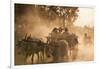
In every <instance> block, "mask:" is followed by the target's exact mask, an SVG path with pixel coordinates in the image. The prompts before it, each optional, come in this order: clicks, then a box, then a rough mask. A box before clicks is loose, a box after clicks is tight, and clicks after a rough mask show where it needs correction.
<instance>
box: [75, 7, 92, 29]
mask: <svg viewBox="0 0 100 69" xmlns="http://www.w3.org/2000/svg"><path fill="white" fill-rule="evenodd" d="M78 15H79V17H78V19H77V20H76V21H75V25H76V26H82V27H83V26H85V25H87V26H90V27H91V26H93V22H94V9H93V8H79V12H78Z"/></svg>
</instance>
